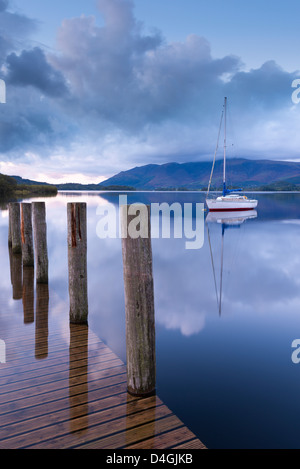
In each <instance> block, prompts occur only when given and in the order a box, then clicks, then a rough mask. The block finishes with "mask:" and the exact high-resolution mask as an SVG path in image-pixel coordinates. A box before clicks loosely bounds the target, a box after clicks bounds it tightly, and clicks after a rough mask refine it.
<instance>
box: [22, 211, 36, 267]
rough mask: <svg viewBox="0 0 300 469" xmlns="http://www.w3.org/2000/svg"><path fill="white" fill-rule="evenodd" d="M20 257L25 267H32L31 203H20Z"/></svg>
mask: <svg viewBox="0 0 300 469" xmlns="http://www.w3.org/2000/svg"><path fill="white" fill-rule="evenodd" d="M21 240H22V259H23V265H24V266H25V267H34V251H33V237H32V207H31V204H24V203H22V204H21Z"/></svg>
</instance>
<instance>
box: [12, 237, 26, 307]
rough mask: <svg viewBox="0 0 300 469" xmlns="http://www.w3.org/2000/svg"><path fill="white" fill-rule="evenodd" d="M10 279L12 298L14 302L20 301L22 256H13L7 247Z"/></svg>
mask: <svg viewBox="0 0 300 469" xmlns="http://www.w3.org/2000/svg"><path fill="white" fill-rule="evenodd" d="M9 262H10V278H11V284H12V296H13V299H14V300H21V299H22V296H23V281H22V254H14V253H13V252H12V248H11V246H9Z"/></svg>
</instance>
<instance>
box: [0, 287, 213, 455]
mask: <svg viewBox="0 0 300 469" xmlns="http://www.w3.org/2000/svg"><path fill="white" fill-rule="evenodd" d="M46 290H47V289H44V290H43V291H42V294H41V295H42V296H41V297H40V298H39V299H38V301H37V303H36V305H37V306H38V305H39V310H36V316H38V322H37V323H36V324H30V325H28V324H22V323H21V322H20V321H19V322H18V323H17V324H16V323H15V321H14V322H13V321H12V320H11V319H10V316H9V315H8V314H5V313H4V312H3V311H1V314H0V330H1V340H2V341H4V342H5V345H6V359H5V363H0V422H1V426H0V449H24V448H26V449H27V448H28V449H34V448H36V449H70V448H74V449H88V448H90V449H166V448H172V449H176V448H178V449H204V448H205V446H204V445H203V444H202V443H201V442H200V441H199V439H198V438H196V436H195V435H194V434H193V433H192V432H191V431H190V430H189V429H188V428H187V427H186V426H185V425H184V423H183V422H182V421H181V420H179V418H177V417H176V415H174V414H173V413H172V412H171V410H170V409H169V408H168V407H167V406H166V405H165V404H164V403H163V402H162V401H161V400H160V399H159V397H158V396H156V395H154V396H150V397H146V398H141V397H136V396H133V395H131V394H129V393H128V392H127V377H126V366H125V365H124V363H123V362H122V361H121V360H120V359H119V358H118V357H117V356H116V355H115V354H114V353H113V352H112V351H111V350H110V349H109V348H108V347H107V346H106V345H105V344H104V343H103V342H102V341H101V340H100V339H99V338H98V337H97V336H96V334H95V333H93V331H92V330H91V329H90V328H89V327H88V326H87V325H78V324H69V323H68V321H67V320H66V321H65V322H64V323H63V325H62V324H59V325H58V326H57V327H55V326H53V325H51V327H50V325H49V324H48V309H47V308H48V296H47V292H46ZM43 295H44V297H43ZM36 319H37V317H36ZM66 319H68V315H66ZM37 325H38V326H37Z"/></svg>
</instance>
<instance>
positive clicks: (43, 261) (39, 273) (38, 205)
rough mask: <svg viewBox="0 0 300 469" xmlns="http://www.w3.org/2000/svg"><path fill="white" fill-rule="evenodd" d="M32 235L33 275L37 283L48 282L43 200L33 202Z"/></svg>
mask: <svg viewBox="0 0 300 469" xmlns="http://www.w3.org/2000/svg"><path fill="white" fill-rule="evenodd" d="M32 218H33V235H34V236H33V237H34V251H35V271H36V273H35V275H36V282H37V283H44V284H47V283H48V249H47V224H46V204H45V202H33V204H32Z"/></svg>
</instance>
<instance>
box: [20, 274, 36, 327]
mask: <svg viewBox="0 0 300 469" xmlns="http://www.w3.org/2000/svg"><path fill="white" fill-rule="evenodd" d="M22 299H23V313H24V324H31V323H32V322H34V267H26V266H24V268H23V296H22Z"/></svg>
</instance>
